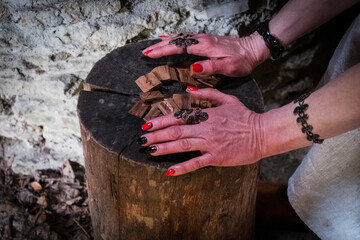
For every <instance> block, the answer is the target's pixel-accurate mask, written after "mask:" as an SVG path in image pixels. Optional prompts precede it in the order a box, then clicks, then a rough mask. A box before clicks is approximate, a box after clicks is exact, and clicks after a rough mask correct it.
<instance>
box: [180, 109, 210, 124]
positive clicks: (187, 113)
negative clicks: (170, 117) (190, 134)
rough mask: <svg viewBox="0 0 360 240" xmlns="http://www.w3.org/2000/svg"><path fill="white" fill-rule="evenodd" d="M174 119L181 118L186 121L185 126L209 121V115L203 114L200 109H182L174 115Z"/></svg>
mask: <svg viewBox="0 0 360 240" xmlns="http://www.w3.org/2000/svg"><path fill="white" fill-rule="evenodd" d="M174 117H176V118H177V119H180V118H182V119H183V120H185V121H186V124H189V125H193V124H199V123H200V122H204V121H206V120H208V119H209V114H208V113H206V112H203V111H202V110H201V108H196V109H193V108H190V109H182V110H180V111H177V112H175V113H174Z"/></svg>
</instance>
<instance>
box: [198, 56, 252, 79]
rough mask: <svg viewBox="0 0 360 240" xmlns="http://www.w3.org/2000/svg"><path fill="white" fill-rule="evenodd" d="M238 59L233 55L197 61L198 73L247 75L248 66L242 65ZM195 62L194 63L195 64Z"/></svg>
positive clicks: (231, 75) (233, 75)
mask: <svg viewBox="0 0 360 240" xmlns="http://www.w3.org/2000/svg"><path fill="white" fill-rule="evenodd" d="M239 61H240V60H238V59H234V58H233V57H222V58H210V59H208V60H204V61H199V62H195V63H194V64H199V65H200V66H201V67H200V66H198V65H196V67H197V68H196V70H197V72H196V73H198V74H203V75H213V74H223V75H226V76H230V77H239V76H243V75H246V74H247V72H246V69H248V67H247V66H243V67H240V66H239ZM194 64H193V65H194Z"/></svg>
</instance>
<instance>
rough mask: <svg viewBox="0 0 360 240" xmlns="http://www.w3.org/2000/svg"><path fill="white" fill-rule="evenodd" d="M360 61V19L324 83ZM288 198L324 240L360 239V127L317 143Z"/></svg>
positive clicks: (342, 44) (297, 173)
mask: <svg viewBox="0 0 360 240" xmlns="http://www.w3.org/2000/svg"><path fill="white" fill-rule="evenodd" d="M359 62H360V15H359V16H358V17H357V18H356V19H355V20H354V22H353V23H352V25H351V26H350V27H349V29H348V30H347V32H346V33H345V35H344V36H343V38H342V40H341V41H340V43H339V45H338V47H337V48H336V50H335V52H334V55H333V57H332V59H331V61H330V63H329V66H328V68H327V70H326V72H325V74H324V76H323V79H322V80H321V82H320V84H321V85H323V84H325V83H327V82H328V81H331V80H332V79H334V78H336V77H337V76H338V75H340V74H341V73H343V72H344V71H346V69H348V68H350V67H351V66H353V65H355V64H357V63H359ZM358 78H359V79H358V80H359V81H358V84H360V76H358ZM359 104H360V103H359ZM288 196H289V201H290V203H291V205H292V207H293V208H294V209H295V211H296V212H297V214H298V215H299V217H300V218H301V219H302V220H303V221H304V222H305V224H306V225H307V226H308V227H309V228H310V229H311V230H312V231H313V232H315V233H316V234H317V235H318V236H319V237H320V238H321V239H334V240H357V239H358V240H360V129H355V130H353V131H350V132H347V133H344V134H342V135H340V136H337V137H334V138H330V139H326V140H325V141H324V143H323V144H314V145H313V146H312V147H311V149H310V151H309V152H308V154H307V155H306V156H305V157H304V159H303V161H302V163H301V165H300V166H299V167H298V169H297V170H296V171H295V173H294V174H293V176H292V177H291V178H290V180H289V183H288Z"/></svg>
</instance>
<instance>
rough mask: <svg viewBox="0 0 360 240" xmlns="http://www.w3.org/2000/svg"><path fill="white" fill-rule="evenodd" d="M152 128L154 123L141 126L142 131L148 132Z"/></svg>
mask: <svg viewBox="0 0 360 240" xmlns="http://www.w3.org/2000/svg"><path fill="white" fill-rule="evenodd" d="M151 127H152V123H151V122H147V123H145V124H144V125H142V126H141V129H142V130H144V131H146V130H148V129H150V128H151Z"/></svg>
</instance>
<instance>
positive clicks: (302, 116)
mask: <svg viewBox="0 0 360 240" xmlns="http://www.w3.org/2000/svg"><path fill="white" fill-rule="evenodd" d="M309 95H310V93H306V94H304V95H301V96H300V97H299V98H298V99H296V100H295V101H294V103H297V102H298V103H299V106H297V107H296V108H295V109H294V114H295V115H299V117H298V118H297V119H296V121H297V122H298V123H301V126H302V128H301V131H302V132H303V133H305V134H306V139H307V140H309V141H310V142H311V141H313V142H314V143H319V144H320V143H323V142H324V139H320V136H319V135H318V134H315V133H313V132H312V130H313V127H312V126H311V125H309V124H308V123H307V121H306V120H308V118H309V115H307V114H306V113H305V111H306V110H307V109H308V107H309V105H308V104H304V100H305V99H306V98H307V97H308V96H309Z"/></svg>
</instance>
